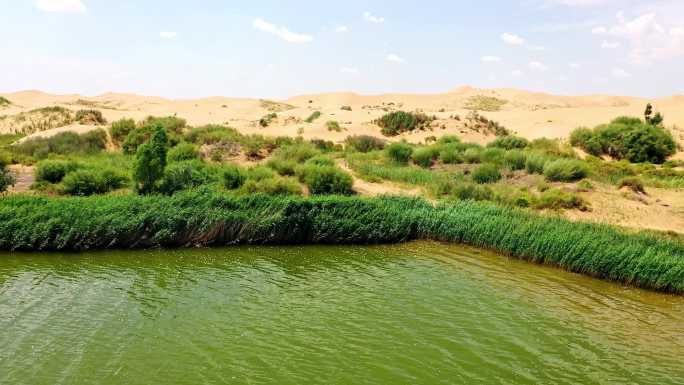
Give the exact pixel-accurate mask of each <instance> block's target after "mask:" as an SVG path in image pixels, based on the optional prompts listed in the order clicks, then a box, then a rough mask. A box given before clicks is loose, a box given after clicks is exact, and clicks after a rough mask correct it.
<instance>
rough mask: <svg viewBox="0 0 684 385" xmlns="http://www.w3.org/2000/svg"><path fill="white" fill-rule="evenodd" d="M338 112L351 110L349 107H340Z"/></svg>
mask: <svg viewBox="0 0 684 385" xmlns="http://www.w3.org/2000/svg"><path fill="white" fill-rule="evenodd" d="M340 110H342V111H351V110H352V108H351V106H342V107H340Z"/></svg>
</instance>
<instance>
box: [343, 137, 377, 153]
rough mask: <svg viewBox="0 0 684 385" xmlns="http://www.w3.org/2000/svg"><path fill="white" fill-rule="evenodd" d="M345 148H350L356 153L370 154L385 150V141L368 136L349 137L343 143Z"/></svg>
mask: <svg viewBox="0 0 684 385" xmlns="http://www.w3.org/2000/svg"><path fill="white" fill-rule="evenodd" d="M344 143H345V145H346V146H347V148H352V149H354V150H355V151H358V152H370V151H375V150H382V149H384V148H385V141H384V140H382V139H380V138H376V137H374V136H369V135H356V136H349V137H347V139H345V141H344Z"/></svg>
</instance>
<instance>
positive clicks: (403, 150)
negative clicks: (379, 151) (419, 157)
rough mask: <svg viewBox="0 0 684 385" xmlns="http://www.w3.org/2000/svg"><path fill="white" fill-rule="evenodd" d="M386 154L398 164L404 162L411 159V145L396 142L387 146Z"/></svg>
mask: <svg viewBox="0 0 684 385" xmlns="http://www.w3.org/2000/svg"><path fill="white" fill-rule="evenodd" d="M386 151H387V156H388V157H389V159H390V160H392V161H393V162H395V163H399V164H406V163H408V161H409V160H410V159H411V155H412V154H413V147H411V146H410V145H409V144H408V143H405V142H396V143H392V144H390V145H389V146H387V149H386Z"/></svg>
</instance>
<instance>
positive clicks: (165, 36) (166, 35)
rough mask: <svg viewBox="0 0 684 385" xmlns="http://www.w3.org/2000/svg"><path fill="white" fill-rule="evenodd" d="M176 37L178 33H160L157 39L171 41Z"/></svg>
mask: <svg viewBox="0 0 684 385" xmlns="http://www.w3.org/2000/svg"><path fill="white" fill-rule="evenodd" d="M176 36H178V33H176V32H160V33H159V37H161V38H162V39H173V38H174V37H176Z"/></svg>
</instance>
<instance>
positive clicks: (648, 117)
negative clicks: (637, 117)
mask: <svg viewBox="0 0 684 385" xmlns="http://www.w3.org/2000/svg"><path fill="white" fill-rule="evenodd" d="M664 119H665V117H664V116H663V114H661V113H660V112H656V113H655V115H653V105H651V103H648V104H647V105H646V111H645V112H644V121H645V122H646V123H648V124H650V125H651V126H653V127H658V126H660V125H662V124H663V120H664Z"/></svg>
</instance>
